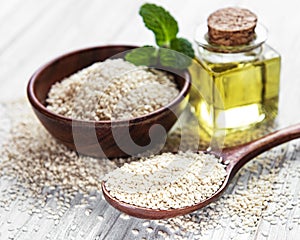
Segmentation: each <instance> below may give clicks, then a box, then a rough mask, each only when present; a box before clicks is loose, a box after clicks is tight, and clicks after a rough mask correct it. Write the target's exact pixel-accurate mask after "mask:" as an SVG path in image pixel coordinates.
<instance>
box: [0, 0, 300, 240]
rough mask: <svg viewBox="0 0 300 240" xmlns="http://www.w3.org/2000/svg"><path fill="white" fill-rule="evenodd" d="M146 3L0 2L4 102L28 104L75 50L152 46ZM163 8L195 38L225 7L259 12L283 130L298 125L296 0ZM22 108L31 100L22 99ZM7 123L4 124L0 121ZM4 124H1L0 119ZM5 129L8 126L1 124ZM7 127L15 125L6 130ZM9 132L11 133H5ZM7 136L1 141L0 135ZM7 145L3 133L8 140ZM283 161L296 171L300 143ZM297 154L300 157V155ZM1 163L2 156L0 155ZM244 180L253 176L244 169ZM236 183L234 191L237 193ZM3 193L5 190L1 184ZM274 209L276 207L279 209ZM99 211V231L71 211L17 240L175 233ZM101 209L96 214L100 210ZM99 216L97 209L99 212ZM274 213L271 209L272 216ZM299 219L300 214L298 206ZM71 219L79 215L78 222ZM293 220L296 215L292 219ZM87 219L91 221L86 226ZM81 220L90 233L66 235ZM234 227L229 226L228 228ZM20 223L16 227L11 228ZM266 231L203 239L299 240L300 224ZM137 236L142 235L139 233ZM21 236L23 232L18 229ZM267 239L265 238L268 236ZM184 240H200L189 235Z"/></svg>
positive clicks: (217, 233)
mask: <svg viewBox="0 0 300 240" xmlns="http://www.w3.org/2000/svg"><path fill="white" fill-rule="evenodd" d="M143 2H145V1H134V0H115V1H104V0H89V1H87V0H86V1H84V0H78V1H77V0H64V1H51V0H44V1H38V0H27V1H21V0H1V1H0V103H1V106H3V105H7V104H8V105H9V103H10V102H11V101H15V100H18V99H22V98H24V96H25V89H26V85H27V82H28V79H29V78H30V76H31V75H32V73H33V72H34V71H35V70H36V69H37V68H38V67H39V66H41V65H42V64H44V63H45V62H47V61H48V60H50V59H52V58H54V57H56V56H58V55H60V54H62V53H65V52H68V51H71V50H74V49H79V48H84V47H88V46H95V45H106V44H128V45H143V44H154V37H153V35H152V33H151V32H150V31H148V30H147V29H146V28H145V27H144V25H143V22H142V19H141V17H140V16H139V15H138V10H139V7H140V6H141V5H142V3H143ZM152 2H154V3H158V4H160V5H163V6H164V7H165V8H166V9H168V10H169V11H170V12H171V13H172V14H173V15H174V16H176V19H177V20H178V22H179V28H180V35H181V36H184V37H187V38H189V39H193V33H194V30H195V28H196V26H197V25H198V24H201V23H203V22H205V19H206V18H207V16H208V14H209V13H211V12H212V11H214V10H216V9H218V8H220V7H225V6H231V5H238V6H244V7H247V8H249V9H251V10H253V11H254V12H255V13H257V15H258V16H259V19H260V21H261V22H263V23H264V24H265V25H266V26H267V27H268V29H269V39H268V43H269V44H270V45H271V46H273V47H274V48H275V49H276V50H278V51H279V52H280V53H281V55H282V72H281V86H280V87H281V90H280V104H279V110H280V111H279V116H278V123H279V126H280V127H284V126H287V125H290V124H292V123H297V122H300V113H299V106H300V94H299V91H300V82H299V79H300V58H299V56H298V55H299V53H300V14H299V10H298V9H299V7H300V4H299V3H297V2H296V1H292V0H286V1H284V2H283V1H279V0H274V1H259V0H252V1H241V0H240V1H239V0H236V1H234V0H230V1H226V2H224V1H221V0H216V1H205V2H204V1H199V0H187V1H181V0H172V1H164V0H161V1H152ZM24 101H26V100H25V99H24ZM0 116H1V117H3V115H1V111H0ZM2 120H3V119H2ZM0 121H1V119H0ZM1 124H8V122H7V121H5V120H3V121H1ZM8 125H9V124H8ZM7 128H9V126H7ZM0 136H1V135H0ZM3 136H4V138H5V132H4V133H2V137H3ZM284 149H286V153H285V155H284V158H286V161H290V160H291V159H292V160H293V161H292V162H288V167H291V168H293V167H298V166H299V164H300V163H299V162H300V152H299V142H298V141H295V142H293V143H291V144H288V145H286V146H285V147H284ZM297 149H298V150H297ZM0 159H1V156H0ZM243 176H244V177H245V176H248V175H247V171H246V170H245V172H244V175H240V176H239V177H240V178H242V179H241V180H242V181H244V182H245V183H246V182H247V181H248V180H247V179H245V180H243ZM285 180H286V181H293V182H294V184H293V185H292V187H291V188H292V192H293V193H294V194H298V192H299V183H300V179H299V178H297V177H296V178H292V177H291V179H289V178H286V179H285ZM237 181H238V180H237V179H235V181H234V184H233V185H232V186H231V188H230V189H229V190H228V192H232V191H234V189H235V186H234V185H235V183H237ZM0 186H3V185H1V184H0ZM273 207H275V208H276V204H275V205H274V204H273ZM97 208H99V209H102V210H101V211H103V215H104V219H103V222H102V223H101V224H98V225H93V220H92V219H91V218H88V217H87V216H84V215H83V216H82V215H78V214H77V213H76V209H71V211H69V215H68V216H65V217H64V219H65V220H64V221H65V222H63V223H62V224H60V225H59V226H55V225H53V224H50V223H48V222H46V221H42V222H41V223H43V224H44V225H42V226H41V229H42V230H41V231H37V232H34V233H33V232H20V233H16V234H15V235H14V238H13V237H12V239H18V240H21V239H46V237H45V236H46V235H47V231H48V232H52V233H53V234H52V235H50V236H49V239H142V238H144V239H164V238H165V237H163V236H161V235H160V234H159V231H160V230H163V231H166V232H167V233H170V234H171V232H170V231H169V230H168V228H167V227H166V226H158V225H157V223H156V222H150V223H149V224H150V225H151V226H153V229H154V231H153V232H151V233H150V232H147V231H146V230H145V226H144V225H145V224H144V225H143V223H144V221H143V220H138V219H134V218H129V219H124V218H121V217H120V213H119V212H117V211H116V210H114V209H113V208H111V207H109V206H108V205H107V204H106V203H105V202H104V201H101V202H100V203H99V205H97ZM99 209H98V210H99ZM95 211H96V210H95ZM266 211H269V210H266ZM293 211H294V212H296V211H298V212H299V211H300V210H299V205H298V206H295V208H294V209H293ZM9 214H14V216H17V214H18V212H17V211H16V212H13V213H12V212H10V211H3V210H1V209H0V239H1V240H2V239H8V237H9V236H10V235H9V233H8V232H7V229H6V225H5V224H6V222H5V221H6V219H7V218H8V217H9ZM72 214H73V215H72ZM290 215H291V218H292V215H293V214H292V213H291V214H290ZM20 218H28V219H27V220H26V221H25V222H26V224H28V227H30V224H33V223H36V221H35V220H32V219H33V216H24V215H22V216H21V215H20ZM84 218H86V219H84ZM76 220H80V221H81V222H85V223H86V224H85V225H84V226H83V227H90V228H89V229H90V231H89V232H85V233H83V234H78V235H72V236H70V235H68V231H69V230H70V229H69V228H70V225H69V224H68V221H69V222H71V221H76ZM229 222H230V221H229ZM10 224H12V225H13V224H14V222H12V223H10ZM289 226H290V225H288V224H286V225H281V224H280V223H278V224H275V225H270V224H269V225H268V223H267V222H264V221H263V220H261V221H260V222H259V224H258V225H257V229H256V231H255V232H252V233H251V234H248V235H247V234H246V235H240V236H239V235H238V234H235V233H236V232H237V229H235V228H226V227H224V228H222V229H221V230H220V229H219V230H218V229H212V230H211V231H209V232H207V233H206V234H205V235H203V236H202V237H201V238H200V239H233V238H236V239H271V240H273V239H279V240H282V239H287V240H293V239H295V240H296V239H299V236H300V225H299V224H297V223H296V224H294V225H293V227H289ZM133 229H139V230H140V231H139V234H137V235H136V234H134V233H135V232H134V231H132V230H133ZM20 231H21V230H20ZM266 231H267V232H268V234H263V233H265V232H266ZM169 238H170V239H172V238H174V236H173V235H172V234H171V235H170V236H169ZM186 238H188V239H194V238H196V237H195V236H194V235H193V234H187V235H186Z"/></svg>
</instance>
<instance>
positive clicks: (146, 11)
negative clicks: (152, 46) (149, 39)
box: [139, 3, 178, 47]
mask: <svg viewBox="0 0 300 240" xmlns="http://www.w3.org/2000/svg"><path fill="white" fill-rule="evenodd" d="M139 14H140V15H141V16H142V18H143V21H144V23H145V26H146V27H147V28H148V29H150V30H151V31H153V33H154V35H155V39H156V44H157V45H158V46H160V47H170V43H171V41H172V39H174V38H176V35H177V33H178V25H177V22H176V20H175V19H174V18H173V17H172V16H171V14H170V13H169V12H168V11H166V10H165V9H163V8H162V7H160V6H157V5H155V4H150V3H146V4H144V5H142V7H141V8H140V11H139Z"/></svg>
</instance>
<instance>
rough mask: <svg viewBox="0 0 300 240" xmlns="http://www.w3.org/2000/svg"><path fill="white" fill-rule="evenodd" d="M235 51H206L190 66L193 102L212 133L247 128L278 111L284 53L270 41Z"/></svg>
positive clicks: (200, 119)
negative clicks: (256, 48) (248, 49)
mask: <svg viewBox="0 0 300 240" xmlns="http://www.w3.org/2000/svg"><path fill="white" fill-rule="evenodd" d="M235 55H236V54H233V55H228V54H225V53H222V54H218V53H210V52H209V51H206V52H205V53H203V55H201V56H200V57H199V58H198V59H197V62H194V63H193V66H192V67H191V69H190V70H191V74H192V79H193V85H194V86H193V89H192V96H191V104H192V105H193V106H194V109H195V113H196V115H197V117H198V119H199V122H200V124H201V126H202V127H203V128H204V129H205V130H206V131H207V132H208V133H209V134H212V133H213V132H215V131H216V130H222V129H223V130H226V131H233V130H237V129H243V128H247V127H249V126H253V125H254V124H256V123H259V122H261V121H263V120H267V119H273V118H274V117H275V116H276V115H277V109H278V94H279V81H280V55H279V54H278V53H277V52H275V51H274V50H273V49H272V48H271V47H269V46H268V45H266V44H264V45H263V46H262V47H260V49H259V50H257V51H249V52H247V53H243V54H242V55H239V56H238V57H236V56H235ZM216 56H217V57H216ZM230 58H231V59H230ZM224 59H225V60H224Z"/></svg>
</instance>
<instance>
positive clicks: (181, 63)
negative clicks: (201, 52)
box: [159, 48, 192, 69]
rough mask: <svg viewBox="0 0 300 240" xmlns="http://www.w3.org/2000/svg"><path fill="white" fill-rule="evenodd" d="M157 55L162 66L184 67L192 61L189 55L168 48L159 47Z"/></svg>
mask: <svg viewBox="0 0 300 240" xmlns="http://www.w3.org/2000/svg"><path fill="white" fill-rule="evenodd" d="M159 57H160V64H161V65H162V66H165V67H171V68H174V69H186V68H187V67H188V66H189V65H190V64H191V62H192V59H191V58H190V57H189V56H187V55H185V54H182V53H180V52H178V51H174V50H171V49H168V48H160V49H159Z"/></svg>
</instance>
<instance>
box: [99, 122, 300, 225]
mask: <svg viewBox="0 0 300 240" xmlns="http://www.w3.org/2000/svg"><path fill="white" fill-rule="evenodd" d="M299 137H300V124H296V125H293V126H290V127H287V128H284V129H282V130H278V131H275V132H273V133H270V134H268V135H266V136H264V137H262V138H259V139H257V140H254V141H252V142H249V143H246V144H243V145H240V146H237V147H232V148H227V149H224V151H223V152H222V153H216V152H213V151H211V152H208V154H214V155H216V156H218V157H220V158H222V163H223V164H225V165H226V166H227V167H226V171H227V176H226V178H225V180H224V182H223V184H222V186H221V187H220V188H219V190H218V191H217V192H216V193H215V194H213V195H212V196H211V197H209V198H207V199H205V200H203V201H202V202H199V203H197V204H195V205H193V206H188V207H182V208H177V209H168V210H158V209H150V208H145V207H138V206H134V205H131V204H128V203H124V202H121V201H119V200H118V199H116V198H114V197H112V196H110V194H109V191H107V189H106V188H105V182H102V191H103V194H104V197H105V199H106V200H107V202H108V203H110V204H111V205H112V206H113V207H115V208H116V209H118V210H120V211H122V212H124V213H127V214H128V215H131V216H134V217H138V218H145V219H163V218H171V217H176V216H179V215H185V214H188V213H191V212H193V211H195V210H197V209H200V208H203V207H205V206H207V205H208V204H209V203H211V202H213V201H215V200H216V199H218V198H219V197H220V196H221V194H222V193H223V192H224V191H225V189H226V188H227V186H228V185H229V182H230V180H231V179H232V178H233V177H234V175H235V174H236V173H237V172H238V170H239V169H240V168H241V167H243V166H244V165H245V164H246V163H247V162H248V161H249V160H251V159H253V158H254V157H256V156H257V155H259V154H261V153H263V152H264V151H266V150H269V149H271V148H273V147H275V146H278V145H280V144H282V143H285V142H288V141H290V140H292V139H296V138H299Z"/></svg>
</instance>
